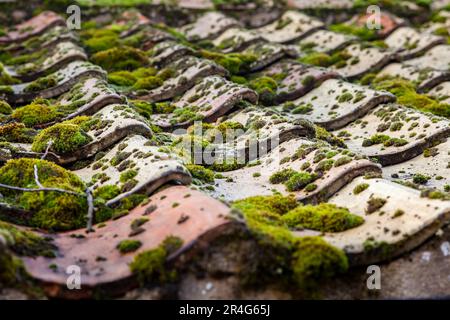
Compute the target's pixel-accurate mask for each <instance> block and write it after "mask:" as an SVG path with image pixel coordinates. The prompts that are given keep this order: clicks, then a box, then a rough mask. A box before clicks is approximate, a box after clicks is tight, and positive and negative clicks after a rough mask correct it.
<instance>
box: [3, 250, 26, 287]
mask: <svg viewBox="0 0 450 320" xmlns="http://www.w3.org/2000/svg"><path fill="white" fill-rule="evenodd" d="M25 276H26V271H25V269H24V267H23V264H22V261H21V260H20V259H19V258H17V257H15V256H14V255H12V254H11V253H10V252H9V251H7V250H6V249H4V248H3V246H2V245H0V284H1V286H5V287H14V286H17V284H18V283H20V281H21V280H22V278H23V277H25Z"/></svg>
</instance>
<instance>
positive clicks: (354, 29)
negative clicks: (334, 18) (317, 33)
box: [330, 23, 378, 41]
mask: <svg viewBox="0 0 450 320" xmlns="http://www.w3.org/2000/svg"><path fill="white" fill-rule="evenodd" d="M330 30H331V31H335V32H338V33H346V34H351V35H354V36H357V37H359V38H360V39H361V40H365V41H370V40H376V39H377V37H378V35H377V32H376V30H372V29H368V28H366V27H365V25H364V26H362V27H358V26H355V25H350V24H344V23H339V24H334V25H331V26H330Z"/></svg>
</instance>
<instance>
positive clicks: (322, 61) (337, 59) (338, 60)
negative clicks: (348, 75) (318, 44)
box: [299, 50, 351, 67]
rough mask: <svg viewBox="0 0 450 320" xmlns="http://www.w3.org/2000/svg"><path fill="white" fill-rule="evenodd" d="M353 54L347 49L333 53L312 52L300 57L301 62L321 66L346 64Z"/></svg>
mask: <svg viewBox="0 0 450 320" xmlns="http://www.w3.org/2000/svg"><path fill="white" fill-rule="evenodd" d="M350 58H351V55H350V54H349V53H347V52H346V51H345V50H343V51H339V52H336V53H333V54H332V55H329V54H326V53H321V52H310V53H308V54H307V55H305V56H303V57H301V58H300V59H299V61H300V62H302V63H306V64H311V65H314V66H319V67H331V66H333V65H334V66H336V67H339V66H341V67H342V66H345V64H346V61H347V60H348V59H350Z"/></svg>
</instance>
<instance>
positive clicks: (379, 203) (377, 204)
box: [366, 197, 387, 214]
mask: <svg viewBox="0 0 450 320" xmlns="http://www.w3.org/2000/svg"><path fill="white" fill-rule="evenodd" d="M386 202H387V200H386V199H383V198H377V197H373V198H370V199H369V200H368V201H367V208H366V213H367V214H371V213H374V212H375V211H377V210H378V209H381V208H382V207H383V206H384V205H385V204H386Z"/></svg>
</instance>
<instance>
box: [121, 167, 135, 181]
mask: <svg viewBox="0 0 450 320" xmlns="http://www.w3.org/2000/svg"><path fill="white" fill-rule="evenodd" d="M137 174H138V172H137V171H136V170H134V169H130V170H127V171H125V172H123V173H121V174H120V182H127V181H128V180H130V179H133V178H134V177H136V176H137Z"/></svg>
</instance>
